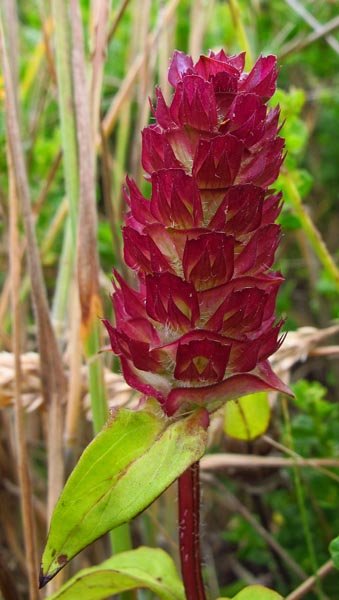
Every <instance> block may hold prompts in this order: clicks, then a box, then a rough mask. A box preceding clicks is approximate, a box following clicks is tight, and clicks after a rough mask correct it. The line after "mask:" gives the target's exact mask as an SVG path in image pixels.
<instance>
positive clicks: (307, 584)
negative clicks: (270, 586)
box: [286, 559, 334, 600]
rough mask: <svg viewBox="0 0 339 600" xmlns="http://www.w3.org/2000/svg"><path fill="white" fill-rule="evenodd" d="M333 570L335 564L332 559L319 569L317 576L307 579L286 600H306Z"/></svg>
mask: <svg viewBox="0 0 339 600" xmlns="http://www.w3.org/2000/svg"><path fill="white" fill-rule="evenodd" d="M333 569H334V564H333V562H332V560H331V559H330V560H328V561H327V562H326V563H325V564H324V565H322V566H321V567H320V568H319V569H318V571H317V573H316V575H312V577H309V578H308V579H306V581H304V582H303V583H302V584H301V585H300V586H299V587H297V588H296V589H295V590H293V592H291V593H290V594H289V595H288V596H286V600H300V598H304V596H305V595H306V594H307V593H308V592H310V591H311V590H312V589H313V588H314V587H315V586H316V585H317V581H319V579H323V577H326V575H328V574H329V573H330V572H331V571H332V570H333Z"/></svg>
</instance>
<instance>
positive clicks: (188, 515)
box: [178, 462, 206, 600]
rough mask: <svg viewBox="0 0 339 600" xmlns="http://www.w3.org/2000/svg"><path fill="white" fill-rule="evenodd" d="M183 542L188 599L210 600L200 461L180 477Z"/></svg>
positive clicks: (183, 566) (181, 540) (182, 560)
mask: <svg viewBox="0 0 339 600" xmlns="http://www.w3.org/2000/svg"><path fill="white" fill-rule="evenodd" d="M178 484H179V541H180V560H181V572H182V577H183V580H184V586H185V592H186V597H187V600H206V594H205V589H204V583H203V579H202V574H201V559H200V531H199V524H200V518H199V515H200V482H199V462H196V463H194V464H193V465H192V466H191V467H190V468H189V469H187V470H186V471H185V472H184V473H183V474H182V475H181V477H179V481H178Z"/></svg>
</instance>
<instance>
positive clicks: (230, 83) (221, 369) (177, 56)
mask: <svg viewBox="0 0 339 600" xmlns="http://www.w3.org/2000/svg"><path fill="white" fill-rule="evenodd" d="M244 58H245V57H244V53H242V54H239V55H237V56H227V55H226V54H225V53H224V51H223V50H221V51H220V52H218V53H214V52H210V54H209V55H208V56H201V57H200V58H199V60H198V61H197V63H195V64H194V63H193V61H192V58H191V57H190V56H187V55H186V54H184V53H182V52H175V53H174V55H173V58H172V61H171V64H170V68H169V75H168V78H169V82H170V83H171V85H172V86H173V88H174V94H173V97H172V101H171V103H170V105H169V106H168V105H167V104H166V102H165V100H164V98H163V95H162V93H161V90H160V89H157V91H156V95H157V102H156V107H155V109H154V114H155V119H156V122H155V124H152V125H150V126H149V127H147V128H146V129H144V131H143V132H142V164H143V167H144V169H145V171H146V177H147V178H148V179H149V180H150V182H151V185H152V194H151V198H150V199H147V198H145V197H144V196H143V195H142V193H141V192H140V190H139V189H138V187H137V186H136V184H135V183H134V181H132V180H130V179H127V187H126V200H127V202H128V205H129V212H128V214H127V218H126V226H125V227H124V230H123V236H124V258H125V262H126V264H127V265H128V266H129V267H130V268H131V269H132V270H133V271H134V272H135V274H136V278H137V282H138V283H137V287H136V288H131V287H130V286H129V285H128V284H127V283H126V282H125V281H124V280H123V279H122V278H121V276H120V275H119V274H117V273H116V275H115V279H116V282H115V291H114V294H113V304H114V308H115V315H116V325H115V327H113V326H112V325H111V324H110V323H109V322H108V321H105V325H106V327H107V330H108V333H109V336H110V341H111V346H112V350H113V352H115V353H116V354H117V355H119V357H120V360H121V365H122V369H123V373H124V376H125V379H126V381H127V382H128V383H129V384H130V385H131V386H132V387H134V388H135V389H137V390H139V391H141V392H142V393H144V394H146V395H151V396H154V397H156V398H157V399H158V401H159V402H160V403H161V404H162V406H163V407H164V410H165V411H166V413H167V414H173V413H175V412H177V411H180V410H184V409H185V410H186V409H187V408H188V407H189V406H191V405H192V404H193V405H196V404H202V405H204V406H205V407H206V408H207V409H208V410H210V411H212V410H214V409H215V408H216V407H218V406H220V404H222V403H223V402H225V401H226V400H227V399H229V398H235V397H238V396H241V395H244V394H248V393H251V392H254V391H257V390H267V389H275V390H281V391H284V392H288V388H287V387H286V386H285V385H284V384H283V383H282V382H281V381H280V380H279V378H278V377H277V376H276V375H275V374H274V373H273V371H272V369H271V367H270V364H269V362H268V357H269V356H270V355H271V354H272V353H273V352H275V351H276V350H277V348H278V347H279V345H280V343H281V336H280V328H281V323H279V322H278V323H277V322H276V319H275V299H276V295H277V291H278V289H279V286H280V284H281V282H282V281H283V278H282V276H281V275H280V274H279V273H276V272H273V271H272V270H271V268H272V265H273V262H274V256H275V251H276V249H277V246H278V244H279V239H280V228H279V226H278V225H277V224H275V222H274V221H275V220H276V218H277V216H278V214H279V212H280V208H281V196H280V194H275V193H274V192H273V191H272V190H271V189H270V186H271V185H272V184H273V182H274V181H275V179H276V178H277V176H278V173H279V169H280V166H281V163H282V160H283V148H284V141H283V139H282V138H281V137H279V135H278V132H279V125H278V120H279V109H278V108H275V109H268V107H267V101H268V100H269V98H270V97H271V96H272V95H273V93H274V90H275V85H276V77H277V68H276V58H275V57H274V56H267V57H260V58H259V59H258V60H257V62H256V64H255V65H254V67H253V69H252V70H251V71H250V72H249V73H245V72H244Z"/></svg>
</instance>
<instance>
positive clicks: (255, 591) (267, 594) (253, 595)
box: [218, 585, 283, 600]
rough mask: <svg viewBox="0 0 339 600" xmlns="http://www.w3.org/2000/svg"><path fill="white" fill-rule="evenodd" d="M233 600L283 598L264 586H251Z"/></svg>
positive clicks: (273, 599) (224, 599) (275, 599)
mask: <svg viewBox="0 0 339 600" xmlns="http://www.w3.org/2000/svg"><path fill="white" fill-rule="evenodd" d="M218 600H230V598H218ZM233 600H283V597H282V596H280V595H279V594H277V592H274V591H273V590H269V589H268V588H265V587H263V586H262V585H250V586H249V587H246V588H244V589H243V590H241V592H239V594H237V595H236V596H234V598H233Z"/></svg>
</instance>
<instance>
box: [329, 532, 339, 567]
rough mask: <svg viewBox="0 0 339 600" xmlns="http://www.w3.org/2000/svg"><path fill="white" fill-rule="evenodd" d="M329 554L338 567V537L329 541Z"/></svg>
mask: <svg viewBox="0 0 339 600" xmlns="http://www.w3.org/2000/svg"><path fill="white" fill-rule="evenodd" d="M329 550H330V554H331V557H332V560H333V563H334V566H335V568H336V569H339V537H336V538H334V540H332V542H331V543H330V547H329Z"/></svg>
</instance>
